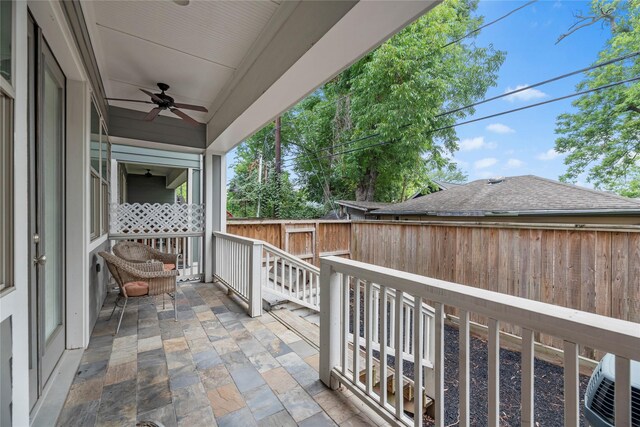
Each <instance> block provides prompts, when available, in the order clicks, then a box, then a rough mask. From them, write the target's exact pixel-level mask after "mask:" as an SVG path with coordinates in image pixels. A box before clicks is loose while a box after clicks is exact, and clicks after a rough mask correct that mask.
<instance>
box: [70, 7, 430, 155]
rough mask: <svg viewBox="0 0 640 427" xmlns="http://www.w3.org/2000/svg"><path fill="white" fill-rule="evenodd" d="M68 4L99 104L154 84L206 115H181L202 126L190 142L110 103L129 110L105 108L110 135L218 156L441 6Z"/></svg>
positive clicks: (135, 106)
mask: <svg viewBox="0 0 640 427" xmlns="http://www.w3.org/2000/svg"><path fill="white" fill-rule="evenodd" d="M74 1H81V2H82V9H83V14H84V15H85V20H86V24H87V29H88V31H89V35H90V38H91V44H92V49H93V50H94V53H95V57H96V62H97V64H98V68H99V71H100V77H101V78H102V80H103V84H104V87H105V92H106V97H108V98H131V99H137V100H141V101H146V100H147V99H148V98H147V97H146V96H145V95H144V94H143V93H142V92H140V90H139V88H144V89H147V90H150V91H153V92H157V91H158V89H157V88H156V83H157V82H163V83H167V84H169V85H170V86H171V89H170V90H169V92H168V93H169V95H171V96H173V97H174V98H175V99H176V101H177V102H182V103H189V104H198V105H204V106H205V107H207V108H208V109H209V112H208V113H197V112H193V111H185V112H186V113H187V114H189V115H191V116H192V117H193V118H194V119H196V120H198V121H200V122H201V123H206V128H205V127H204V126H203V127H202V131H201V132H200V134H199V135H201V134H202V133H204V132H205V130H206V135H205V136H204V138H201V137H200V136H198V135H197V138H196V139H197V141H195V140H193V138H194V136H193V135H192V134H191V133H188V132H186V131H185V129H183V127H184V126H187V127H188V125H186V124H184V125H181V124H178V125H175V123H177V122H176V121H171V120H169V119H168V118H166V117H160V119H162V120H156V121H154V122H145V121H143V120H142V117H144V116H142V114H141V113H139V111H145V112H146V111H149V110H150V109H151V108H152V107H153V105H151V104H141V103H127V102H116V101H110V102H109V103H110V105H111V106H113V107H122V108H124V109H129V111H127V110H122V109H112V110H111V111H115V110H117V111H118V112H119V113H118V114H119V115H118V118H120V119H122V120H120V122H118V123H116V125H118V126H113V127H115V128H116V130H117V132H111V135H112V136H117V137H122V138H123V139H125V140H127V141H129V140H136V141H143V142H158V143H164V144H172V145H175V146H188V147H196V148H202V149H205V148H206V149H208V150H209V151H210V152H220V153H225V152H227V151H229V150H230V149H232V148H233V147H234V146H235V145H237V144H239V143H240V142H241V141H242V140H243V139H245V138H246V137H248V136H249V135H251V134H253V133H254V132H255V131H257V130H258V129H260V128H261V127H262V126H264V124H265V123H267V122H268V121H270V120H272V119H273V118H274V117H275V116H276V115H278V114H280V113H281V112H282V111H285V110H286V109H287V108H289V107H291V106H292V105H293V104H295V102H297V101H298V100H300V99H301V98H303V97H304V96H305V95H307V94H308V93H310V92H311V91H313V90H314V89H315V88H316V87H318V86H319V85H320V84H322V83H323V82H325V81H327V80H328V79H330V78H331V77H333V76H334V75H336V74H337V73H338V72H340V71H341V70H343V69H344V68H345V67H347V66H349V65H350V64H352V63H353V62H354V61H356V60H357V59H358V58H360V57H361V56H362V55H364V54H366V53H367V52H369V51H370V50H371V49H373V48H375V47H376V46H378V45H379V44H380V43H381V42H383V41H384V40H386V39H387V38H389V37H390V36H392V35H393V34H395V33H396V32H397V31H399V30H400V29H401V28H403V27H404V26H405V25H407V24H409V23H410V22H412V21H413V20H414V19H416V18H417V17H419V16H420V15H422V14H423V13H425V12H427V11H428V10H429V9H431V8H432V7H434V6H435V5H436V4H437V3H438V2H439V1H440V0H421V1H413V0H408V1H407V0H393V1H391V0H387V1H359V0H319V1H311V0H308V1H301V0H289V1H283V2H281V3H277V2H273V1H268V0H259V1H216V0H191V1H190V3H189V4H188V5H187V6H179V5H177V4H176V3H175V2H174V1H172V0H137V1H104V0H101V1H90V0H74ZM96 74H97V73H96ZM131 110H138V111H131ZM114 114H115V113H114ZM163 115H166V116H167V117H173V114H172V113H170V112H168V113H167V112H164V113H163ZM110 116H111V114H110ZM114 117H115V116H114ZM162 121H164V122H163V123H161V122H162ZM111 124H113V123H111ZM111 124H110V125H111ZM167 126H169V127H171V129H174V130H176V131H175V132H173V133H170V135H169V134H167ZM110 131H112V129H110ZM159 135H160V136H163V138H160V139H158V138H159ZM164 136H166V138H165V137H164ZM201 139H206V141H202V142H201V141H200V140H201ZM191 140H193V141H191Z"/></svg>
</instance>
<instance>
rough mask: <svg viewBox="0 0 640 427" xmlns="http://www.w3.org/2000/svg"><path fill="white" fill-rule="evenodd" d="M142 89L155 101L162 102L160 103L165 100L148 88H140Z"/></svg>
mask: <svg viewBox="0 0 640 427" xmlns="http://www.w3.org/2000/svg"><path fill="white" fill-rule="evenodd" d="M140 90H141V91H142V92H144V93H146V94H147V95H149V96H150V97H151V99H153V100H154V101H156V102H160V103H162V102H163V101H162V98H159V97H158V96H156V94H155V93H152V92H149V91H148V90H146V89H140Z"/></svg>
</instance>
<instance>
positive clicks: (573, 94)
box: [433, 76, 640, 132]
mask: <svg viewBox="0 0 640 427" xmlns="http://www.w3.org/2000/svg"><path fill="white" fill-rule="evenodd" d="M638 80H640V76H638V77H633V78H631V79H627V80H623V81H620V82H615V83H609V84H606V85H603V86H598V87H596V88H593V89H587V90H583V91H580V92H576V93H572V94H569V95H565V96H560V97H558V98H553V99H549V100H546V101H542V102H538V103H535V104H531V105H525V106H524V107H519V108H514V109H512V110H507V111H502V112H500V113H495V114H490V115H488V116H484V117H479V118H477V119H472V120H467V121H464V122H460V123H456V124H455V125H451V126H445V127H441V128H438V129H435V130H434V131H433V132H438V131H441V130H445V129H450V128H453V127H457V126H462V125H466V124H469V123H475V122H479V121H481V120H487V119H492V118H494V117H499V116H504V115H505V114H511V113H515V112H518V111H522V110H527V109H529V108H533V107H539V106H541V105H545V104H550V103H552V102H557V101H562V100H565V99H568V98H573V97H576V96H580V95H586V94H588V93H592V92H596V91H599V90H603V89H609V88H612V87H614V86H618V85H622V84H625V83H630V82H634V81H638Z"/></svg>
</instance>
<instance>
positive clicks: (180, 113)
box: [171, 108, 200, 126]
mask: <svg viewBox="0 0 640 427" xmlns="http://www.w3.org/2000/svg"><path fill="white" fill-rule="evenodd" d="M171 112H172V113H173V114H175V115H176V116H178V117H180V118H181V119H182V120H184V121H185V122H187V123H189V124H191V125H193V126H199V125H200V123H198V122H197V121H195V120H194V119H192V118H191V117H189V116H187V115H186V114H185V113H183V112H182V111H180V110H178V109H176V108H171Z"/></svg>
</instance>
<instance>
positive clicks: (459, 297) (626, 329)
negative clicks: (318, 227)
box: [320, 257, 640, 426]
mask: <svg viewBox="0 0 640 427" xmlns="http://www.w3.org/2000/svg"><path fill="white" fill-rule="evenodd" d="M354 280H355V281H356V282H357V281H360V282H361V283H365V287H364V290H365V292H369V293H370V292H372V289H374V288H373V286H372V285H371V284H373V283H375V284H377V285H378V286H379V287H380V288H379V289H380V295H381V298H380V301H382V302H381V304H380V307H381V308H380V309H379V311H378V312H377V313H378V314H379V322H380V326H379V328H378V329H377V330H376V329H374V325H375V324H376V323H378V319H376V318H374V316H373V315H374V313H375V312H374V310H373V301H372V300H370V299H369V298H367V297H365V299H364V301H365V303H364V304H365V314H364V323H363V326H364V330H365V334H366V335H365V336H366V337H367V339H366V340H365V343H364V345H365V350H364V370H365V375H364V376H361V375H360V367H359V366H358V363H360V361H361V356H360V354H358V353H359V352H360V349H359V347H360V346H354V345H353V342H352V338H350V334H349V321H350V319H351V318H353V316H356V317H357V316H359V315H360V314H359V307H354V306H357V305H358V302H357V301H358V297H357V296H356V295H354V292H352V291H351V290H350V287H351V286H352V285H351V283H352V282H353V281H354ZM320 282H321V286H320V292H321V295H320V296H321V301H322V311H321V312H320V378H321V380H322V381H323V382H324V383H325V384H326V385H328V386H330V387H333V388H335V387H337V385H338V384H339V383H341V384H344V385H345V386H346V387H347V388H349V389H350V390H351V391H352V392H353V393H354V394H355V395H356V396H357V397H358V398H360V399H362V400H363V401H364V402H366V403H367V404H368V405H369V406H370V407H371V408H373V409H374V410H375V411H376V412H378V413H379V414H380V415H381V416H383V417H384V418H386V419H387V421H389V422H391V423H396V424H397V423H399V424H403V425H415V426H421V425H422V418H423V417H422V416H415V417H414V418H413V419H411V418H409V417H408V416H407V415H405V412H404V409H405V408H404V401H403V400H404V397H403V393H396V394H395V397H394V399H393V401H392V402H389V401H388V400H387V399H388V398H387V391H388V384H387V381H380V383H379V386H378V388H377V389H376V388H374V387H375V383H374V381H375V376H374V375H373V372H372V369H373V349H372V346H371V343H372V342H373V339H372V337H373V335H374V334H375V333H377V334H379V335H380V341H382V342H388V341H389V337H388V336H387V334H390V331H391V330H392V331H393V338H394V339H393V340H394V341H395V350H394V352H393V353H391V354H388V353H387V348H385V346H382V347H381V350H380V357H379V358H378V359H379V360H380V361H381V362H383V363H381V364H380V367H379V377H380V378H387V370H388V369H393V370H394V371H395V372H402V368H403V366H402V363H401V360H402V359H403V357H402V355H401V354H400V352H401V345H400V342H401V340H402V339H403V337H405V336H406V334H407V330H409V331H411V330H413V331H414V332H415V333H413V334H412V340H413V348H423V346H424V345H425V343H426V342H427V339H426V338H425V335H424V329H425V327H426V326H425V322H424V318H423V317H422V316H418V317H416V316H413V315H412V314H411V313H409V316H408V318H409V320H408V321H407V320H406V319H407V317H403V316H406V315H405V314H403V313H405V312H404V311H403V310H402V307H401V304H400V303H399V301H403V298H404V295H405V294H408V295H411V296H412V297H413V298H414V300H413V302H414V306H415V308H416V310H415V311H414V313H415V312H418V309H419V308H420V307H421V306H422V303H423V301H424V300H428V301H432V302H434V303H435V334H434V340H433V343H432V346H433V354H434V371H433V373H434V378H433V385H430V382H431V381H429V379H428V378H425V371H424V369H412V370H413V378H412V380H413V384H414V385H415V386H416V389H417V390H418V391H416V392H415V393H414V395H413V396H414V401H413V413H414V414H422V413H423V409H422V408H423V399H424V396H423V393H421V392H419V390H421V388H424V387H426V390H425V391H426V394H427V395H429V396H433V397H434V400H435V421H436V425H437V426H443V425H444V408H445V402H444V356H445V355H444V307H445V306H447V307H455V308H457V309H458V312H459V318H460V322H459V324H460V327H459V349H460V350H459V354H458V359H459V375H460V377H459V388H458V390H459V402H460V403H459V408H457V409H458V411H459V416H460V423H459V425H460V426H469V425H470V405H469V402H470V399H471V395H470V389H469V386H470V370H469V364H470V363H469V344H470V334H469V331H470V328H469V314H470V313H476V314H479V315H482V316H485V317H487V319H489V321H488V325H489V329H488V331H489V334H488V336H489V339H488V351H489V358H488V361H489V363H488V409H489V412H488V415H489V425H491V426H498V425H499V422H500V412H499V408H500V400H499V396H500V393H499V384H500V378H499V372H500V356H499V349H500V333H499V327H500V323H501V322H506V323H510V324H513V325H517V326H520V327H521V328H522V337H523V338H522V352H521V354H522V369H521V372H522V374H521V375H522V382H521V384H522V385H521V399H522V400H521V409H520V408H514V409H515V410H520V419H521V425H524V426H533V425H535V423H534V415H533V414H534V411H533V409H534V408H533V397H534V392H535V390H534V389H535V384H534V376H533V366H534V339H533V337H534V332H541V333H544V334H548V335H552V336H555V337H558V338H560V339H562V340H563V341H564V424H565V425H568V426H577V425H579V420H580V407H579V405H580V398H579V397H580V396H579V374H578V347H579V346H580V345H583V346H588V347H591V348H596V349H599V350H602V351H605V352H609V353H613V354H615V355H616V356H617V357H616V366H615V370H616V385H615V419H616V425H621V426H622V425H625V426H626V425H631V383H630V360H640V327H639V326H638V324H637V323H632V322H627V321H623V320H618V319H612V318H609V317H604V316H600V315H596V314H591V313H586V312H582V311H578V310H572V309H568V308H563V307H558V306H554V305H551V304H545V303H540V302H536V301H532V300H528V299H524V298H519V297H514V296H510V295H505V294H500V293H497V292H491V291H487V290H483V289H478V288H473V287H469V286H463V285H459V284H456V283H450V282H445V281H442V280H436V279H432V278H428V277H424V276H418V275H415V274H409V273H405V272H401V271H397V270H392V269H388V268H383V267H378V266H374V265H370V264H365V263H361V262H357V261H351V260H347V259H343V258H337V257H328V258H323V259H322V260H321V280H320ZM391 294H393V295H394V296H395V302H394V303H393V304H391V306H393V305H396V309H395V312H393V313H392V312H390V311H389V310H387V309H385V308H384V307H389V304H388V303H389V301H388V297H389V295H391ZM385 299H386V300H387V301H385ZM358 323H359V320H358V321H356V322H355V323H354V324H358ZM350 340H351V342H349V341H350ZM356 348H358V349H357V350H358V351H356ZM387 355H390V356H393V357H394V364H393V367H388V366H387V363H386V360H387ZM349 357H351V359H349ZM413 366H414V367H415V366H419V367H422V368H424V367H425V362H424V359H423V358H422V355H421V354H420V353H419V352H414V360H413ZM363 378H364V380H363ZM402 386H403V378H402V376H401V375H395V377H394V388H395V389H396V390H400V389H402Z"/></svg>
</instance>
